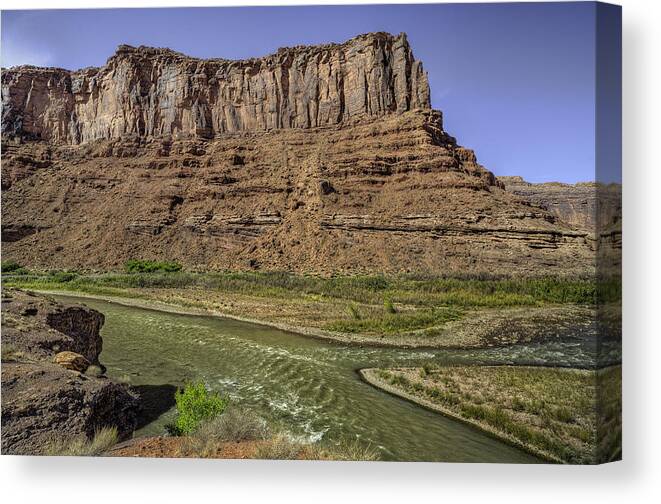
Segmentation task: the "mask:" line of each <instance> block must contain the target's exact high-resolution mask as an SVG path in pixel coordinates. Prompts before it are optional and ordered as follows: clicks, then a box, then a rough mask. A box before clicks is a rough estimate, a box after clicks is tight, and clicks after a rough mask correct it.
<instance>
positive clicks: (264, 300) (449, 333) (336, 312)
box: [5, 273, 596, 348]
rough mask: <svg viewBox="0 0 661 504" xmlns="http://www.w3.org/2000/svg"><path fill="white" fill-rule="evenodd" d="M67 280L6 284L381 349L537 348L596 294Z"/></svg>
mask: <svg viewBox="0 0 661 504" xmlns="http://www.w3.org/2000/svg"><path fill="white" fill-rule="evenodd" d="M66 275H68V276H66ZM66 275H64V276H63V275H62V274H60V275H44V276H40V277H9V278H6V279H5V283H7V284H8V285H14V286H17V287H20V288H25V289H33V290H36V291H39V292H44V293H60V294H66V295H70V296H78V297H88V298H96V299H105V300H108V301H112V302H115V303H121V304H125V305H127V306H137V307H141V308H149V309H155V310H160V311H166V312H169V313H181V314H193V315H208V316H217V317H224V318H230V319H234V320H240V321H244V322H249V323H253V324H260V325H266V326H269V327H273V328H277V329H280V330H284V331H289V332H295V333H297V334H301V335H305V336H310V337H314V338H321V339H324V340H326V341H332V342H337V343H341V344H350V345H369V346H383V347H402V348H487V347H497V346H506V345H513V344H521V343H530V342H535V341H537V342H539V341H545V340H547V339H549V338H556V339H557V338H563V337H566V336H567V335H568V334H570V333H571V334H573V333H575V332H576V331H577V330H578V331H591V330H593V326H594V322H595V318H596V313H595V308H594V299H595V297H594V296H595V287H594V285H593V284H591V283H590V282H588V281H579V280H562V279H537V280H525V279H523V280H462V279H431V280H410V279H388V278H383V277H357V278H353V277H346V278H339V279H323V278H316V277H313V278H307V277H298V276H293V275H286V274H283V275H284V276H277V275H275V276H274V275H266V274H264V275H256V274H252V275H251V274H236V275H234V274H186V273H181V274H179V273H170V274H162V275H154V274H152V275H147V274H143V275H118V274H103V275H87V276H85V275H82V276H80V275H76V274H66Z"/></svg>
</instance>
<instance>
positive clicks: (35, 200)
mask: <svg viewBox="0 0 661 504" xmlns="http://www.w3.org/2000/svg"><path fill="white" fill-rule="evenodd" d="M125 67H126V68H131V69H135V68H138V67H139V68H142V69H147V70H144V72H142V73H140V75H141V79H142V80H140V79H137V77H135V76H131V77H129V76H127V75H128V74H127V73H126V72H128V70H127V71H126V72H124V74H122V75H124V77H122V78H121V82H126V83H131V84H130V85H129V84H127V86H128V88H126V89H125V91H122V92H121V93H120V95H121V97H120V98H121V99H119V98H118V99H117V100H115V101H113V102H107V103H106V102H103V104H104V106H102V107H101V106H98V107H97V106H96V105H95V108H94V110H98V111H99V113H98V114H96V115H95V114H92V113H91V112H90V114H91V115H85V113H83V110H87V109H86V107H87V106H88V105H89V103H91V102H90V100H93V99H94V100H99V99H101V98H100V97H101V96H110V95H112V93H111V94H110V95H108V94H106V91H107V90H108V89H110V88H112V86H115V85H116V82H117V81H118V79H120V74H121V72H120V71H119V68H125ZM165 68H176V69H177V70H176V72H175V74H176V75H177V76H178V77H177V78H173V80H169V81H168V82H170V84H168V86H170V87H166V88H163V89H166V90H165V91H163V92H162V93H161V91H158V90H159V89H161V87H159V85H156V87H155V88H154V89H155V91H153V89H152V86H154V82H159V79H160V77H159V76H162V75H164V74H163V72H164V71H165V70H164V69H165ZM212 68H213V69H215V70H214V71H213V72H211V71H210V69H212ZM219 69H223V72H225V73H224V74H223V75H225V77H223V79H224V80H222V79H220V78H219V77H216V78H217V80H216V81H214V82H215V83H214V84H213V86H211V85H210V84H208V82H209V79H210V77H209V76H210V75H211V74H213V75H217V73H218V72H219V71H220V70H219ZM274 69H275V70H274ZM284 69H287V72H286V73H287V75H288V76H289V77H288V78H287V85H286V87H285V86H284V84H283V83H284V82H285V81H284V80H283V79H282V78H281V77H278V79H280V80H277V79H276V77H273V79H275V80H273V82H279V83H280V84H277V85H275V84H274V86H275V87H273V86H271V84H268V85H266V84H265V86H266V87H265V88H264V89H267V90H269V91H268V92H266V91H264V93H266V94H264V93H262V92H261V91H260V92H259V93H257V94H258V95H259V97H262V96H264V100H265V101H264V100H262V98H259V99H260V100H262V101H261V102H259V103H262V105H263V106H262V105H260V106H257V101H255V100H257V98H254V96H253V94H254V93H255V92H256V91H255V90H256V89H262V88H261V87H259V86H257V84H256V82H260V83H263V82H266V81H267V80H268V79H267V77H266V76H268V75H276V76H278V75H281V74H282V72H283V71H284ZM202 70H204V72H206V73H204V75H206V76H207V77H206V79H207V81H205V82H207V84H204V85H202V84H199V83H200V82H202V81H204V79H202V80H199V81H198V80H195V79H194V78H193V76H195V75H199V74H200V72H202ZM13 72H14V73H13V75H14V76H18V75H21V74H25V75H28V74H30V75H31V74H40V73H43V74H44V75H45V74H49V72H50V74H52V73H53V72H55V73H57V72H61V71H59V70H58V71H55V70H52V69H46V70H43V69H42V70H37V69H21V68H19V69H17V70H14V71H13ZM86 72H87V73H89V74H90V75H92V74H94V75H95V76H97V77H99V76H104V77H103V79H102V80H99V79H98V78H97V80H96V81H95V82H96V84H95V86H97V87H96V88H90V87H89V86H90V85H91V84H90V83H91V80H89V79H88V81H89V82H88V84H86V85H85V86H83V87H80V86H77V85H76V86H74V85H73V84H72V88H71V89H72V91H71V92H72V93H73V94H72V95H71V96H78V97H79V98H80V107H81V108H80V109H79V110H78V111H77V112H76V114H74V116H70V115H68V113H67V114H59V115H58V114H55V113H53V114H51V113H50V112H49V113H47V114H41V115H39V114H36V115H35V114H32V115H30V114H28V113H27V112H26V111H28V110H34V109H31V108H29V107H23V108H20V107H18V108H17V107H15V106H13V105H12V107H10V109H9V110H8V111H7V112H6V115H5V116H3V131H5V135H4V139H5V142H4V144H3V159H2V161H3V163H2V183H3V188H4V189H5V190H4V193H3V199H2V212H3V222H2V233H3V254H5V257H8V258H11V259H14V260H16V261H18V262H19V263H21V264H24V265H26V266H29V267H36V268H63V267H66V268H82V269H88V270H89V269H97V270H98V269H101V270H107V269H118V268H121V266H122V264H123V263H124V262H125V261H126V260H128V259H134V258H144V259H163V260H176V261H179V262H181V263H182V264H183V265H184V266H185V267H186V268H189V269H200V270H209V269H261V270H288V271H296V272H306V273H308V272H312V273H320V274H334V273H366V272H380V273H405V272H414V273H425V274H427V273H430V274H447V273H455V272H462V273H463V272H467V271H470V272H473V273H481V272H484V273H489V274H494V273H496V274H501V273H505V274H533V275H538V274H548V273H560V274H584V273H589V272H591V271H592V269H593V267H594V250H593V244H594V240H593V239H592V238H591V237H590V236H589V233H588V232H587V231H585V230H581V229H577V228H576V227H574V226H572V225H570V224H567V223H563V222H561V221H559V219H558V218H557V217H556V216H555V215H554V214H553V213H551V212H549V211H548V210H545V209H543V208H540V207H539V206H536V205H534V204H532V203H531V202H529V201H526V200H523V199H522V198H520V197H518V196H516V195H513V194H511V193H509V192H507V191H505V190H504V189H503V184H502V182H500V181H498V180H497V179H496V177H494V175H493V174H492V173H491V172H489V171H488V170H487V169H485V168H484V167H483V166H481V165H480V164H479V163H478V161H477V158H476V156H475V153H474V152H473V151H471V150H469V149H466V148H464V147H462V146H460V145H459V144H458V143H457V141H456V140H455V139H454V138H453V137H452V136H450V135H449V134H447V133H446V132H445V131H444V129H443V123H442V115H441V113H440V112H438V111H434V110H432V109H431V108H430V104H429V89H428V86H427V81H426V77H425V75H424V72H422V69H421V66H420V64H419V62H417V61H416V60H415V59H414V58H413V56H412V54H411V50H410V48H409V46H408V44H407V43H406V38H405V37H404V36H402V35H400V36H398V37H393V36H390V35H387V34H381V33H379V34H370V35H364V36H360V37H357V38H355V39H353V40H351V41H349V42H346V43H344V44H340V45H329V46H321V47H308V48H303V47H297V48H293V49H288V50H283V51H280V52H278V53H277V54H276V55H274V56H270V57H267V58H262V59H260V60H249V61H243V62H227V61H222V60H210V61H201V60H194V59H191V58H186V57H184V56H182V55H178V54H176V53H172V52H171V51H167V50H156V49H153V50H152V49H145V48H141V49H129V48H124V49H121V50H120V51H119V52H118V54H116V55H115V56H113V57H112V58H110V60H109V63H108V65H107V66H106V67H104V68H102V69H94V70H83V71H80V72H78V73H74V74H76V75H83V74H85V75H87V73H86ZM131 72H133V70H131ZM237 72H238V73H237ZM274 72H275V73H274ZM292 72H293V73H292ZM324 72H325V73H324ZM334 72H335V73H334ZM129 73H130V72H129ZM50 74H49V75H50ZM239 74H240V75H242V76H243V77H242V78H241V79H239V80H240V82H241V83H243V84H241V85H239V84H236V85H234V84H233V86H234V87H233V88H232V89H233V90H234V91H232V92H229V91H227V92H225V91H223V92H216V91H217V90H218V89H220V88H221V87H222V86H225V85H229V84H227V83H231V82H238V81H237V80H236V79H235V77H231V76H235V75H239ZM322 74H323V75H334V76H335V77H333V78H330V77H323V78H322V77H320V76H321V75H322ZM58 75H59V74H58ZM62 75H64V74H62ZM66 75H68V76H69V77H66V76H64V77H63V79H65V80H66V79H68V78H71V75H73V74H71V73H67V74H66ZM131 75H133V74H131ZM136 75H137V74H136ZM293 75H298V76H299V77H296V78H294V77H293ZM25 78H27V77H25ZM269 78H270V77H269ZM90 79H91V77H90ZM136 79H137V80H136ZM246 79H247V80H246ZM19 81H20V82H22V81H21V78H18V77H11V76H10V77H7V80H6V81H5V80H3V83H5V82H6V83H7V84H6V85H5V87H6V88H7V90H5V88H3V97H16V96H19V95H20V94H21V93H23V91H21V90H22V89H24V88H25V85H24V84H17V82H19ZM45 82H48V80H47V79H46V80H45ZM53 82H54V81H53ZM72 82H73V81H72ZM102 82H105V84H103V85H102ZM196 82H197V83H198V84H195V83H196ZM246 82H248V83H249V84H246ZM269 82H271V81H269ZM361 82H362V83H363V84H364V85H360V83H361ZM113 83H115V84H113ZM306 83H312V84H306ZM329 83H336V84H337V93H336V94H334V93H335V91H333V92H332V93H331V92H330V91H323V92H321V91H320V90H324V89H326V86H328V85H330V84H329ZM340 83H342V85H341V86H340ZM143 84H144V85H143ZM53 86H54V87H53ZM67 86H68V84H66V82H65V83H64V84H62V85H61V86H60V87H58V86H56V85H55V84H53V85H52V86H51V87H50V88H48V89H52V90H57V89H60V88H61V89H66V88H67ZM99 86H100V87H99ZM256 86H257V87H256ZM260 86H261V84H260ZM278 86H280V87H278ZM333 86H335V84H333ZM43 87H44V86H43V85H42V87H41V88H43ZM46 87H48V86H46ZM120 87H121V86H120ZM331 87H332V86H331ZM14 88H16V89H14ZM41 88H40V89H41ZM81 89H83V90H90V89H96V90H97V91H96V92H93V91H90V92H89V93H87V91H85V93H83V91H80V90H81ZM113 89H120V88H113ZM122 89H124V88H122ZM134 89H140V90H144V92H145V95H144V100H142V101H141V99H139V97H138V96H137V95H136V96H135V97H134V98H130V97H131V96H133V95H132V94H131V93H133V91H131V90H134ZM211 89H216V91H214V93H211V94H210V95H209V96H206V95H205V96H206V98H205V100H206V101H205V103H207V104H212V103H213V104H214V105H213V107H211V109H209V110H212V113H211V115H210V116H209V121H207V122H205V123H204V125H206V126H205V127H207V126H209V125H210V127H211V130H210V132H209V134H208V135H207V134H206V133H205V134H200V131H198V129H196V128H197V126H195V127H194V125H195V124H197V123H196V121H193V120H192V119H190V118H191V117H192V116H193V115H195V114H196V112H195V110H198V109H199V106H198V105H199V103H201V102H200V100H199V96H201V95H200V93H201V92H202V91H201V90H205V91H204V93H207V92H210V91H209V90H211ZM223 89H224V88H223ZM332 89H335V87H332ZM75 90H78V91H75ZM102 91H103V92H102ZM285 91H286V92H285ZM53 93H55V91H53ZM58 93H59V91H58ZM76 93H78V94H76ZM80 93H83V94H84V95H85V96H84V97H83V96H82V95H80ZM95 93H97V94H95ZM154 93H156V94H154ZM204 93H203V94H204ZM245 93H248V94H245ZM251 93H253V94H251ZM309 93H311V94H309ZM138 94H140V93H138ZM285 95H286V96H287V97H288V98H287V99H286V100H284V99H283V97H284V96H285ZM40 96H42V98H40V101H39V103H41V102H43V103H45V104H46V105H44V106H45V107H46V109H48V110H49V111H52V110H55V108H57V107H61V106H63V105H62V104H63V103H69V101H67V100H69V99H68V98H67V99H64V100H60V99H59V98H58V96H61V95H60V94H51V95H43V94H42V95H40ZM66 96H69V95H66ZM140 96H142V95H140ZM271 96H277V97H280V101H278V100H275V101H273V99H272V98H270V97H271ZM310 96H314V99H311V98H310ZM335 96H337V99H336V98H334V97H335ZM95 97H96V98H95ZM193 97H194V98H193ZM226 97H233V98H231V99H230V98H226ZM79 98H76V100H79ZM3 99H5V98H3ZM7 99H8V100H9V101H10V102H11V103H36V102H33V101H30V100H28V101H27V102H26V101H25V100H15V99H14V98H11V99H10V98H7ZM31 100H32V99H31ZM35 100H36V98H35ZM76 100H74V101H76ZM228 100H229V101H228ZM165 102H167V103H170V104H171V105H172V106H173V107H174V108H173V109H172V110H174V111H175V112H176V113H175V115H174V116H172V115H168V114H172V113H173V112H172V111H168V112H167V113H165V112H158V113H157V112H156V111H157V110H161V109H160V108H159V107H160V106H161V105H158V104H162V103H165ZM97 103H102V102H97ZM120 103H129V104H130V107H129V108H127V109H124V108H121V110H120V109H117V108H116V106H118V104H120ZM196 103H197V104H198V105H195V104H196ZM267 103H268V104H269V107H271V105H273V104H277V106H275V108H273V109H272V108H269V107H266V104H267ZM335 103H338V104H339V105H337V106H336V105H333V104H335ZM232 104H233V105H232ZM248 104H250V106H248ZM147 105H149V106H147ZM152 105H153V106H154V107H156V108H150V107H152ZM230 105H231V107H235V106H236V107H238V105H241V106H240V108H236V107H235V108H232V112H231V113H230V114H229V116H231V117H234V118H235V119H236V121H234V120H231V121H230V120H226V119H227V117H229V116H228V115H227V114H228V112H226V110H228V109H226V108H225V109H224V108H223V107H230ZM35 106H36V105H35ZM67 106H68V105H67ZM76 106H78V105H76ZM196 107H197V108H196ZM218 107H220V108H218ZM264 107H266V108H269V111H270V112H268V114H266V113H265V112H264V110H266V109H265V108H264ZM338 107H339V108H338ZM313 109H314V113H311V111H312V110H313ZM58 110H59V109H58ZM67 110H69V109H67ZM168 110H169V109H168ZM221 110H225V112H222V113H221ZM304 110H305V111H307V112H305V113H303V112H301V111H304ZM136 111H139V113H138V112H136ZM145 111H150V112H145ZM247 111H250V113H248V112H247ZM329 111H332V113H330V112H329ZM19 112H20V113H19ZM136 114H137V115H136ZM145 114H146V115H145ZM246 114H247V115H246ZM269 114H274V115H269ZM72 117H73V119H72ZM83 117H85V119H84V120H83V119H82V118H83ZM166 117H169V118H173V117H174V119H172V120H170V119H168V120H167V121H165V119H164V118H166ZM186 117H188V119H185V118H186ZM223 117H224V118H225V119H222V118H223ZM269 117H270V119H269ZM17 118H20V120H19V119H17ZM48 118H50V119H48ZM52 118H59V119H57V120H55V119H52ZM136 118H137V119H136ZM140 118H142V119H140ZM51 119H52V121H51ZM44 121H46V122H44ZM49 121H50V122H49ZM71 121H74V122H71ZM76 121H77V122H76ZM81 121H82V122H81ZM136 121H137V122H136ZM141 121H142V122H141ZM164 121H165V122H164ZM74 123H75V124H76V125H77V126H76V128H74V129H75V131H77V132H78V133H76V134H72V133H71V128H70V125H71V124H74ZM142 123H144V127H142V126H140V124H142ZM16 125H18V126H20V127H18V126H16ZM109 125H110V126H109ZM175 129H176V133H178V134H172V133H175ZM36 137H40V138H41V140H27V139H28V138H33V139H34V138H36ZM45 139H48V141H46V140H45ZM72 144H74V145H72Z"/></svg>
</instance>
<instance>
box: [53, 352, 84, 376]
mask: <svg viewBox="0 0 661 504" xmlns="http://www.w3.org/2000/svg"><path fill="white" fill-rule="evenodd" d="M53 362H54V363H55V364H58V365H60V366H62V367H63V368H65V369H70V370H71V371H78V372H79V373H84V372H85V371H87V368H88V367H90V365H91V363H90V361H88V360H87V359H86V358H85V357H83V356H82V355H80V354H79V353H76V352H68V351H67V352H60V353H57V354H55V357H53Z"/></svg>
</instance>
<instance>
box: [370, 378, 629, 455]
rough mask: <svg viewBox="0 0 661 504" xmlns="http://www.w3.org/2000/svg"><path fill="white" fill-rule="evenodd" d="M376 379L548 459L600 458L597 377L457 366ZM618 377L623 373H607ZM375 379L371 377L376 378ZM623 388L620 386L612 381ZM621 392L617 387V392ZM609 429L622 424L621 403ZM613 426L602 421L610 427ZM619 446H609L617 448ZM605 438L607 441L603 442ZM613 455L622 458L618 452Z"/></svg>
mask: <svg viewBox="0 0 661 504" xmlns="http://www.w3.org/2000/svg"><path fill="white" fill-rule="evenodd" d="M371 373H372V374H371V375H370V376H371V377H372V378H376V380H377V381H381V382H382V383H385V384H386V385H387V386H389V387H391V388H393V389H395V391H397V390H399V391H402V392H404V393H405V394H407V395H409V396H412V397H413V398H417V399H419V400H420V401H422V402H425V403H428V404H431V405H433V406H435V407H436V408H435V409H438V410H439V411H441V412H444V413H446V414H448V415H451V416H453V417H456V418H460V419H463V420H465V421H467V422H469V423H472V424H474V425H476V426H479V427H481V428H483V429H484V430H486V431H488V432H490V433H492V434H494V435H496V436H498V437H500V438H502V439H505V440H507V441H509V442H512V443H513V444H516V445H518V446H521V447H523V448H525V449H527V450H529V451H531V452H532V453H535V454H537V455H540V456H542V457H544V458H546V459H548V460H552V461H557V462H564V463H574V464H590V463H595V462H598V461H602V457H601V456H599V455H597V416H596V398H597V387H596V378H597V373H595V372H594V371H585V370H574V369H555V368H539V367H513V366H498V367H490V366H457V367H425V368H406V369H390V370H372V371H371ZM600 373H602V375H603V376H615V377H616V376H617V375H618V373H620V368H619V367H614V368H608V369H606V370H603V371H601V372H600ZM370 376H367V378H368V379H370ZM611 381H612V382H614V383H617V379H616V378H615V379H611ZM615 386H616V385H615ZM609 404H610V408H609V409H606V408H604V409H602V411H603V413H604V416H608V417H611V420H610V422H611V423H610V427H609V430H610V431H611V432H619V429H621V424H620V423H619V422H618V421H617V418H613V417H614V416H615V412H617V411H619V407H620V406H619V403H618V402H617V399H614V400H613V401H612V402H610V403H609ZM607 422H608V420H606V419H605V418H602V419H600V423H601V424H602V425H603V424H607ZM613 436H614V437H615V438H616V439H615V441H611V442H608V444H609V445H617V439H619V438H617V436H618V435H617V434H614V435H613ZM600 437H601V438H602V439H603V436H601V435H600ZM610 451H611V452H613V451H615V452H616V451H617V449H616V448H613V447H612V446H611V448H610Z"/></svg>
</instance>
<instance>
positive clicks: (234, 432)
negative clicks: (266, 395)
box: [184, 408, 271, 458]
mask: <svg viewBox="0 0 661 504" xmlns="http://www.w3.org/2000/svg"><path fill="white" fill-rule="evenodd" d="M270 436H271V429H270V427H269V425H268V424H267V423H266V421H265V420H263V419H262V418H260V417H258V416H257V415H255V413H253V412H252V411H250V410H246V409H241V408H228V409H227V411H225V412H223V413H222V414H220V415H218V416H216V417H214V418H211V419H208V420H205V421H203V422H201V423H200V425H199V426H198V428H197V429H196V430H195V431H194V432H193V433H192V434H190V435H189V436H186V437H185V440H184V450H185V452H186V453H192V454H194V455H195V456H196V457H201V458H213V457H214V456H215V454H216V453H218V449H219V446H220V445H221V444H222V443H229V442H235V443H240V442H243V441H263V440H266V439H269V437H270Z"/></svg>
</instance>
